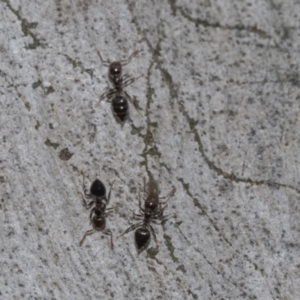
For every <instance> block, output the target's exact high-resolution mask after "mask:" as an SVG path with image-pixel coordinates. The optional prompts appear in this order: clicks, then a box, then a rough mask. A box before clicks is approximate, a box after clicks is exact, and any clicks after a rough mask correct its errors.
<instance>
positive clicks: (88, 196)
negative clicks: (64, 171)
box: [81, 171, 92, 198]
mask: <svg viewBox="0 0 300 300" xmlns="http://www.w3.org/2000/svg"><path fill="white" fill-rule="evenodd" d="M81 175H82V177H83V179H82V189H83V192H84V196H85V197H86V198H91V196H92V195H91V194H89V193H88V192H87V189H86V187H85V185H84V180H85V175H84V173H83V172H82V171H81Z"/></svg>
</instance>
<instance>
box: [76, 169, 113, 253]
mask: <svg viewBox="0 0 300 300" xmlns="http://www.w3.org/2000/svg"><path fill="white" fill-rule="evenodd" d="M82 175H83V185H82V187H83V191H84V195H85V197H86V198H91V199H92V201H91V202H90V203H87V200H86V199H85V198H84V196H83V195H82V193H80V194H81V196H82V203H83V206H85V208H87V209H88V208H90V207H91V206H93V205H95V207H94V208H93V209H92V210H91V213H90V221H91V224H92V226H93V229H91V230H88V231H87V232H86V233H85V234H84V236H83V238H82V239H81V241H80V242H79V246H82V244H83V243H84V241H85V238H86V237H87V236H88V235H90V234H93V233H94V232H96V231H102V232H103V233H104V234H107V235H110V245H111V249H113V248H114V244H113V237H112V233H111V231H110V230H109V229H105V227H106V219H105V218H106V217H107V216H109V214H110V212H111V211H112V210H114V209H115V208H116V207H117V206H115V207H111V208H106V206H107V204H108V203H109V200H110V194H111V189H112V186H113V184H114V182H115V181H113V182H112V184H111V186H110V190H109V193H108V197H107V198H106V196H105V195H106V189H105V186H104V184H103V183H102V182H101V181H100V180H99V179H96V180H94V182H93V183H92V185H91V187H90V193H87V190H86V188H85V186H84V178H85V177H84V174H83V173H82ZM108 211H109V212H108Z"/></svg>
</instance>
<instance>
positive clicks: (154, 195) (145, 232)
mask: <svg viewBox="0 0 300 300" xmlns="http://www.w3.org/2000/svg"><path fill="white" fill-rule="evenodd" d="M145 185H146V182H145V178H144V194H145V195H146V199H145V204H144V208H142V206H141V197H140V194H139V209H140V214H136V213H133V218H134V219H135V220H141V221H140V222H138V223H136V224H134V225H132V226H130V227H129V228H128V229H127V230H125V231H124V232H123V233H122V234H121V235H119V236H118V237H121V236H122V235H124V234H126V233H128V232H130V231H132V230H134V229H136V231H135V234H134V239H135V243H136V247H137V250H138V253H141V252H142V251H143V250H144V249H146V248H147V246H148V245H149V243H150V240H151V234H152V235H153V238H154V241H155V243H156V245H157V248H158V243H157V239H156V234H155V231H154V229H153V227H152V225H151V223H154V224H162V223H163V222H164V221H166V220H167V219H169V218H172V217H176V214H175V213H173V214H170V215H167V216H163V211H164V209H165V208H166V207H167V202H168V200H169V199H170V197H171V196H173V195H174V193H175V192H176V189H175V188H173V189H172V190H171V192H170V193H169V194H168V195H167V196H166V197H162V198H159V197H158V195H159V189H158V183H157V181H156V180H153V179H151V180H150V181H149V183H148V192H146V189H145ZM160 199H167V200H166V201H165V202H159V200H160ZM162 205H163V206H162Z"/></svg>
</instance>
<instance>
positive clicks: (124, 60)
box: [120, 50, 141, 66]
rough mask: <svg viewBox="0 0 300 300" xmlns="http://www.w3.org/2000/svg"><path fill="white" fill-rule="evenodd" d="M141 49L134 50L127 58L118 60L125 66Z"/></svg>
mask: <svg viewBox="0 0 300 300" xmlns="http://www.w3.org/2000/svg"><path fill="white" fill-rule="evenodd" d="M139 52H141V50H135V51H134V52H133V53H132V54H131V55H130V56H129V57H128V58H127V59H123V60H120V63H121V65H122V66H125V65H127V64H129V63H130V61H131V60H132V59H133V58H134V57H135V56H137V55H138V54H139Z"/></svg>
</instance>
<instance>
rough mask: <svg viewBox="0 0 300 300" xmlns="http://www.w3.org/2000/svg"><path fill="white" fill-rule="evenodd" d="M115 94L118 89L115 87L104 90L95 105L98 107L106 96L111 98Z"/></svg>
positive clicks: (108, 98)
mask: <svg viewBox="0 0 300 300" xmlns="http://www.w3.org/2000/svg"><path fill="white" fill-rule="evenodd" d="M115 94H116V90H115V89H110V90H108V91H106V92H104V93H103V94H102V95H101V96H100V98H99V101H98V103H97V104H96V106H95V107H98V106H99V104H100V102H101V101H102V100H104V99H105V98H107V100H110V99H111V98H112V97H113V96H114V95H115Z"/></svg>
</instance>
